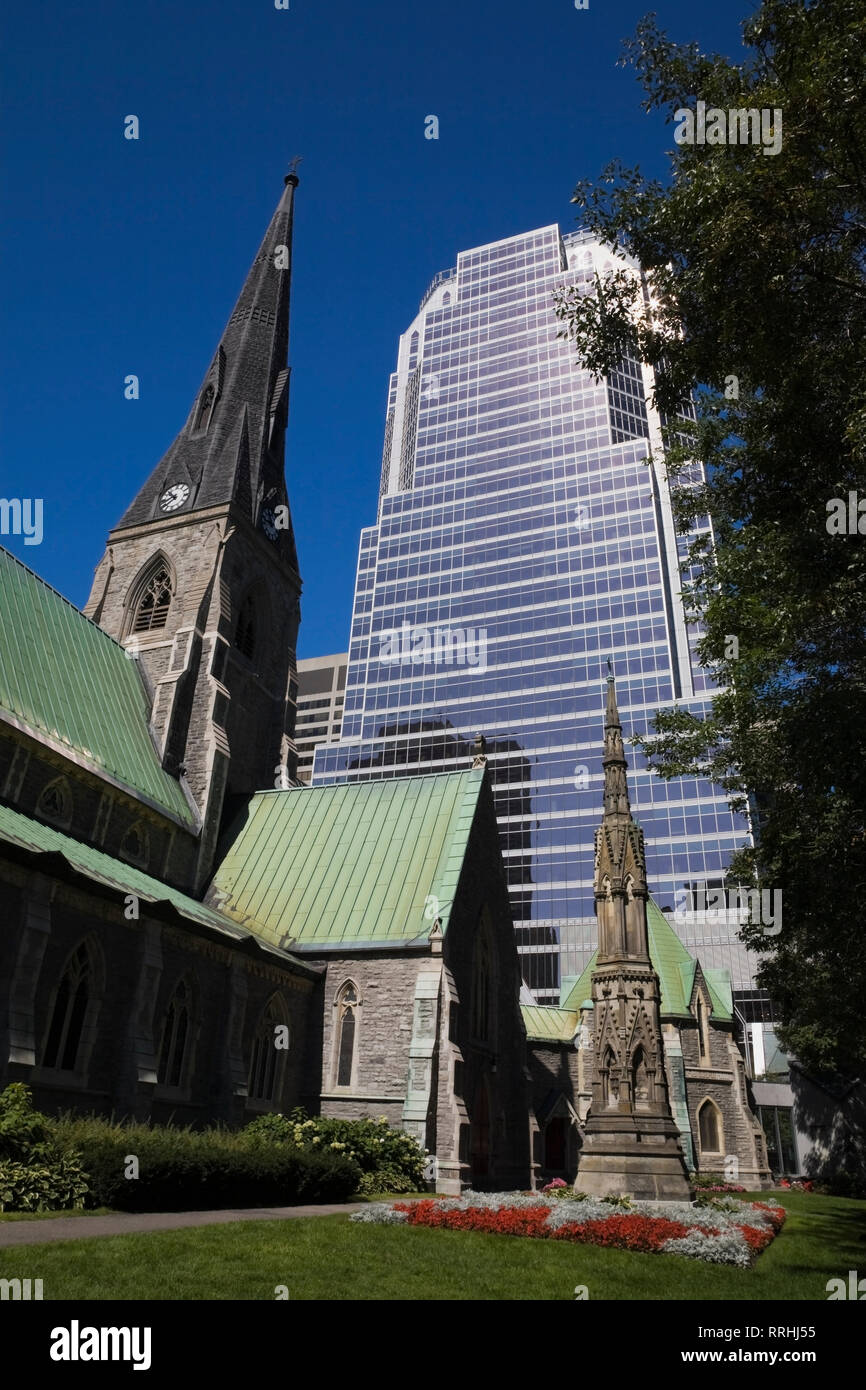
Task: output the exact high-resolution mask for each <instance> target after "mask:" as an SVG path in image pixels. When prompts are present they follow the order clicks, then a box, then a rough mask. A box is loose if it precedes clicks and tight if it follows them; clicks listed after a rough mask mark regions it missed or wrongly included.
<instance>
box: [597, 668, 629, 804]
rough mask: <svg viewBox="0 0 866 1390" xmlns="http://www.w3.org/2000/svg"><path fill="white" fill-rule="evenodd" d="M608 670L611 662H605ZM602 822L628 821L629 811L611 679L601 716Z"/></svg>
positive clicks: (610, 679)
mask: <svg viewBox="0 0 866 1390" xmlns="http://www.w3.org/2000/svg"><path fill="white" fill-rule="evenodd" d="M608 669H610V661H608ZM602 766H603V768H604V818H605V820H610V819H611V817H617V818H618V819H622V818H623V817H625V819H626V820H631V807H630V806H629V800H628V784H627V781H626V769H627V767H628V764H627V763H626V760H625V750H624V748H623V745H622V725H621V724H620V722H619V710H618V709H617V705H616V681H615V679H614V677H613V676H612V675H609V676H608V678H607V708H606V710H605V716H604V757H603V758H602Z"/></svg>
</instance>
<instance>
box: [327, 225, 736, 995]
mask: <svg viewBox="0 0 866 1390" xmlns="http://www.w3.org/2000/svg"><path fill="white" fill-rule="evenodd" d="M610 264H611V253H610V252H609V251H608V250H607V249H606V248H604V247H602V246H600V245H599V244H598V243H596V242H595V241H594V240H593V239H591V238H589V237H588V236H586V235H585V234H583V233H575V234H572V235H570V236H566V237H565V238H563V237H562V236H561V234H560V231H559V228H558V227H557V226H550V227H543V228H541V229H539V230H537V231H533V232H529V233H527V234H526V235H523V236H515V237H510V238H508V239H507V240H504V241H500V242H495V243H493V244H491V245H489V246H483V247H478V248H475V249H474V250H471V251H466V252H464V253H462V254H461V255H460V256H459V257H458V261H457V266H456V268H455V269H454V270H453V271H446V272H441V273H440V274H439V275H438V276H437V277H436V279H435V280H434V282H433V284H432V285H431V286H430V288H429V290H428V291H427V294H426V295H425V298H424V300H423V301H422V305H421V309H420V311H419V313H418V315H417V317H416V319H415V320H414V322H413V323H412V324H411V325H410V326H409V328H408V329H407V331H406V332H405V333H404V334H403V336H402V338H401V339H400V347H399V353H398V361H397V370H396V371H395V372H394V373H393V374H392V376H391V380H390V386H389V392H388V402H387V411H386V422H385V447H384V454H383V460H382V478H381V488H380V497H379V516H378V522H377V524H376V525H375V526H371V527H369V528H367V529H365V530H364V531H363V532H362V536H361V544H360V554H359V560H358V576H357V585H356V591H355V602H354V613H353V618H352V630H351V639H350V649H349V670H348V678H347V687H346V701H345V712H344V717H343V727H342V735H341V739H340V742H339V743H336V744H332V745H330V746H327V747H324V748H320V749H318V750H317V752H316V757H315V765H314V771H313V781H314V783H322V782H333V781H342V780H346V779H352V780H354V779H360V778H366V777H383V776H385V777H392V776H393V777H399V776H405V775H407V774H412V773H417V772H419V771H443V770H446V769H450V768H453V767H455V766H466V764H467V761H469V760H471V756H472V744H473V739H474V736H475V735H476V733H478V732H481V733H483V734H484V736H485V739H486V742H487V755H488V759H489V763H490V767H491V772H492V776H493V781H494V787H495V794H496V802H497V813H498V816H499V823H500V826H501V832H502V848H503V853H504V857H505V863H506V866H507V872H508V877H509V884H510V890H511V895H512V901H513V906H514V914H515V921H516V925H517V937H518V947H519V950H520V952H521V955H522V957H523V967H524V976H525V979H526V982H527V984H528V985H529V986H530V988H531V989H532V990H533V991H534V993H535V994H536V997H537V998H538V999H539V1000H540V1001H553V1000H556V999H557V998H558V996H559V984H560V977H561V976H570V975H574V974H575V973H577V972H578V971H579V970H580V969H582V967H583V964H584V963H585V961H586V959H587V956H588V954H589V952H591V951H592V950H593V949H594V945H595V930H596V928H595V915H594V909H593V894H592V876H593V834H594V831H595V828H596V826H597V824H598V821H599V817H600V814H601V804H602V785H603V777H602V768H601V752H602V736H603V711H604V698H605V693H604V679H605V676H606V674H607V659H608V658H610V660H611V662H612V666H613V670H614V673H615V675H616V678H617V698H618V702H619V708H620V713H621V715H622V719H623V726H624V732H625V734H626V736H628V735H629V734H630V733H631V732H633V731H639V732H643V731H644V730H646V729H647V728H648V727H649V725H650V720H651V718H652V714H653V712H654V710H655V709H656V708H658V707H659V706H663V705H670V704H673V703H676V702H682V703H684V704H686V705H687V706H688V707H689V708H692V709H695V710H698V709H700V708H702V707H703V701H704V699H705V696H706V690H707V685H706V674H705V673H704V672H702V671H701V670H700V669H699V668H698V666H697V663H696V662H695V660H694V656H693V650H692V647H693V642H694V634H693V633H691V632H690V631H687V629H686V625H685V622H684V617H683V612H682V606H681V602H680V599H679V587H680V579H679V573H678V562H677V555H678V546H679V547H682V545H683V544H684V542H683V540H682V539H679V540H678V538H677V537H676V536H675V534H674V527H673V520H672V515H671V509H670V499H669V495H668V489H667V483H666V480H665V477H664V473H663V471H662V470H660V469H658V468H656V467H654V466H651V465H650V464H648V463H647V461H646V460H647V457H648V454H649V450H650V448H652V449H653V450H654V451H655V450H658V449H659V448H660V436H659V419H658V416H657V414H656V412H655V411H654V410H653V409H651V408H649V407H648V405H647V397H648V395H649V392H650V388H651V384H652V383H651V374H650V373H649V371H648V369H646V368H644V367H642V366H641V365H640V364H638V363H636V362H631V361H627V362H624V363H623V364H622V365H621V367H620V369H619V370H618V371H617V372H615V373H612V374H611V377H610V379H609V380H608V381H602V382H599V383H596V382H594V381H593V380H592V378H591V377H590V376H589V374H588V373H587V372H585V371H583V370H581V368H580V366H579V364H578V361H577V358H576V356H575V352H574V349H573V347H572V346H571V345H569V344H568V343H567V342H565V341H564V340H563V339H561V338H558V337H557V328H558V323H557V320H556V318H555V316H554V313H553V302H552V295H553V291H554V288H555V287H556V286H558V285H563V284H574V283H578V284H579V283H584V284H586V285H589V284H591V277H592V275H593V272H594V271H595V270H600V271H602V272H603V271H604V269H605V267H606V266H609V265H610ZM633 269H635V268H634V267H633ZM635 273H637V271H636V269H635ZM630 760H631V771H630V791H631V799H632V806H633V809H634V813H635V816H636V818H637V819H638V820H639V822H640V824H641V825H642V826H643V829H644V832H645V836H646V842H647V860H648V864H647V867H648V872H649V880H650V886H651V890H652V892H653V894H654V896H655V898H656V900H657V902H658V903H659V905H660V906H661V907H662V908H670V909H671V910H674V909H675V908H676V909H679V918H678V919H677V920H676V922H675V925H676V926H677V929H678V930H679V931H680V935H681V936H682V938H683V940H684V941H685V942H686V944H687V945H694V946H696V947H697V948H698V950H699V952H700V955H701V959H702V960H703V961H704V963H705V964H706V965H708V966H724V967H727V968H729V969H730V970H731V973H732V977H733V981H734V984H735V986H739V987H744V986H747V985H748V984H749V982H750V978H751V973H752V972H751V968H750V967H751V961H750V959H749V958H748V957H747V954H746V952H745V950H744V948H743V947H742V946H740V945H739V943H737V942H736V941H735V939H734V932H735V929H736V928H735V923H734V920H733V918H730V919H726V920H725V921H724V922H723V923H722V924H719V923H717V922H713V923H712V924H710V923H709V922H708V921H707V919H706V918H705V917H704V916H703V915H702V913H701V911H700V909H701V907H702V905H703V903H704V901H705V900H704V896H703V895H704V891H705V889H706V888H707V887H709V888H710V889H712V888H714V887H716V886H721V880H722V874H723V871H724V869H725V866H726V865H727V862H728V860H729V858H730V855H731V853H732V851H733V849H734V848H735V847H736V846H738V845H740V844H742V843H743V842H744V840H745V839H746V837H747V835H748V826H747V824H746V822H745V821H744V820H742V819H741V818H737V817H735V816H733V815H732V813H731V812H730V810H729V809H728V806H727V803H726V800H725V797H724V794H723V793H722V792H721V791H719V789H717V788H714V787H713V786H711V785H709V784H708V783H706V782H702V781H700V780H695V779H683V780H681V781H678V782H674V783H664V782H662V781H661V780H660V779H658V778H656V777H654V776H652V775H651V774H649V773H648V772H647V771H646V769H645V766H644V764H643V762H642V760H641V758H640V757H639V755H638V754H637V753H636V752H634V751H632V752H631V753H630ZM721 915H722V916H723V915H724V914H721Z"/></svg>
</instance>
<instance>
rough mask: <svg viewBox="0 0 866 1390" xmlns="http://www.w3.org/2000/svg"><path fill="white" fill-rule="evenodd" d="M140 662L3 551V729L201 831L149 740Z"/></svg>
mask: <svg viewBox="0 0 866 1390" xmlns="http://www.w3.org/2000/svg"><path fill="white" fill-rule="evenodd" d="M149 717H150V704H149V701H148V699H147V695H146V692H145V689H144V686H143V684H142V681H141V676H140V675H139V672H138V670H137V669H136V662H135V661H133V660H130V658H129V657H128V656H127V655H126V652H125V651H124V649H123V647H121V646H120V644H119V643H118V642H115V640H114V638H113V637H109V636H108V634H107V633H106V632H103V631H102V628H100V627H97V626H96V624H95V623H92V622H91V621H90V619H89V618H85V616H84V614H83V613H80V612H79V610H78V609H77V608H75V607H74V606H73V605H72V604H71V603H69V602H68V601H67V600H66V599H65V598H63V596H62V594H58V593H57V591H56V590H55V589H52V588H51V587H50V586H49V585H48V584H46V583H45V582H44V581H43V580H42V579H40V578H39V576H38V575H36V574H34V573H33V571H32V570H29V569H28V568H27V566H26V565H23V564H22V563H21V561H20V560H17V559H16V558H15V556H14V555H11V554H10V553H9V551H8V550H3V549H2V548H0V719H6V720H7V721H8V722H9V723H12V724H14V725H15V726H16V727H17V728H19V729H21V730H23V731H24V732H25V733H27V734H30V735H31V737H33V738H36V739H38V740H39V741H40V742H42V743H46V744H48V745H49V746H51V747H54V748H55V749H57V751H58V752H60V753H63V754H65V755H66V756H67V757H70V758H72V759H73V760H74V761H76V762H77V763H78V764H79V765H80V766H81V767H83V768H86V769H88V770H89V771H91V772H94V773H96V774H97V776H101V777H108V778H110V779H111V780H112V781H113V782H114V783H115V784H116V785H118V786H119V787H120V788H121V789H122V790H124V791H126V792H128V793H129V794H130V795H131V796H133V797H135V798H136V799H137V800H143V801H147V802H149V803H150V804H151V805H153V806H154V807H156V809H157V810H159V811H161V812H163V813H167V814H169V815H170V816H172V817H174V819H175V820H177V821H179V822H180V823H181V824H182V825H184V826H190V827H191V826H194V825H195V824H196V816H195V813H194V812H193V810H192V808H191V807H190V805H189V803H188V801H187V799H186V797H185V795H184V792H183V789H182V787H181V785H180V783H179V782H178V781H176V779H175V778H173V777H170V776H169V774H168V773H167V772H166V771H165V770H164V769H163V767H162V765H161V763H160V760H159V756H158V754H157V752H156V749H155V748H154V745H153V742H152V740H151V737H150V734H149V732H148V720H149Z"/></svg>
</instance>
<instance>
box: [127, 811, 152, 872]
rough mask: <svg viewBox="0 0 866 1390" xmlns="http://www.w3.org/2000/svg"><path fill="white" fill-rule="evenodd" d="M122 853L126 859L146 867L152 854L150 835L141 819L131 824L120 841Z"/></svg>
mask: <svg viewBox="0 0 866 1390" xmlns="http://www.w3.org/2000/svg"><path fill="white" fill-rule="evenodd" d="M120 853H121V854H122V855H123V857H124V859H128V860H129V861H130V862H131V863H133V864H138V866H139V867H140V868H143V869H144V868H146V867H147V862H148V858H149V856H150V836H149V835H148V833H147V827H146V826H145V825H143V824H142V822H141V821H138V820H137V821H136V822H135V824H134V825H131V826H130V827H129V829H128V830H127V832H126V834H125V835H124V837H123V839H122V840H121V842H120Z"/></svg>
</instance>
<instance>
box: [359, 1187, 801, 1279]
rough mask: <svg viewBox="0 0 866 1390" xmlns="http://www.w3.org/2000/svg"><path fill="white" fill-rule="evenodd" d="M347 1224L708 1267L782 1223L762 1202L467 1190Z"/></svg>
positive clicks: (746, 1260) (742, 1252)
mask: <svg viewBox="0 0 866 1390" xmlns="http://www.w3.org/2000/svg"><path fill="white" fill-rule="evenodd" d="M351 1220H352V1221H361V1222H364V1221H369V1222H375V1223H380V1224H386V1225H397V1224H405V1225H407V1226H432V1227H440V1228H444V1229H446V1230H450V1231H481V1232H484V1233H485V1234H493V1235H510V1236H529V1237H531V1238H533V1239H536V1240H539V1239H541V1240H570V1241H576V1242H579V1243H582V1244H587V1245H601V1246H606V1247H608V1248H610V1249H616V1250H631V1251H637V1252H639V1253H641V1254H666V1255H687V1256H689V1257H690V1258H692V1259H698V1260H707V1261H709V1262H710V1263H713V1264H732V1265H739V1266H740V1267H741V1268H746V1267H748V1266H749V1265H751V1264H753V1263H754V1261H755V1260H756V1259H757V1258H758V1256H759V1255H760V1254H761V1252H762V1251H763V1250H765V1249H766V1248H767V1246H768V1245H769V1244H770V1242H771V1241H772V1240H773V1238H774V1236H776V1235H777V1233H778V1232H779V1231H780V1230H781V1229H782V1225H783V1224H784V1221H785V1211H784V1208H783V1207H776V1206H772V1205H770V1204H769V1203H768V1202H737V1201H733V1200H731V1199H716V1200H712V1201H709V1202H706V1201H705V1202H703V1203H701V1204H698V1203H690V1202H664V1203H661V1202H659V1203H649V1202H632V1201H629V1200H628V1199H623V1200H622V1201H611V1200H607V1201H599V1200H596V1199H595V1198H593V1197H582V1198H581V1197H580V1196H577V1197H572V1198H571V1199H570V1200H569V1199H565V1200H564V1199H563V1196H559V1197H557V1196H556V1195H554V1194H553V1193H548V1192H533V1193H530V1194H526V1193H518V1192H503V1193H486V1192H467V1193H464V1195H463V1196H462V1197H437V1198H424V1199H423V1200H421V1201H417V1202H393V1203H384V1202H377V1203H375V1204H374V1205H371V1206H369V1207H367V1208H366V1209H365V1210H364V1211H360V1212H356V1213H355V1214H354V1215H353V1216H352V1217H351Z"/></svg>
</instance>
